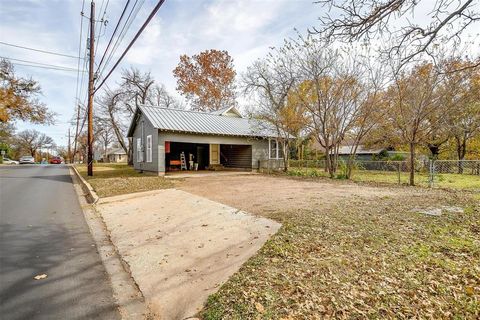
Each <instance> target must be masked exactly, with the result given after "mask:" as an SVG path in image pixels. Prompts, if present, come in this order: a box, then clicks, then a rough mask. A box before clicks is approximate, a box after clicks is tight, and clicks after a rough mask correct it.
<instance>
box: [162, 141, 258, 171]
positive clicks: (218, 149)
mask: <svg viewBox="0 0 480 320" xmlns="http://www.w3.org/2000/svg"><path fill="white" fill-rule="evenodd" d="M251 170H252V145H246V144H245V145H243V144H242V145H240V144H214V143H189V142H175V141H165V173H166V174H169V175H172V174H180V173H186V172H188V173H190V174H193V175H198V174H200V173H206V172H209V171H228V172H231V171H237V172H238V171H251Z"/></svg>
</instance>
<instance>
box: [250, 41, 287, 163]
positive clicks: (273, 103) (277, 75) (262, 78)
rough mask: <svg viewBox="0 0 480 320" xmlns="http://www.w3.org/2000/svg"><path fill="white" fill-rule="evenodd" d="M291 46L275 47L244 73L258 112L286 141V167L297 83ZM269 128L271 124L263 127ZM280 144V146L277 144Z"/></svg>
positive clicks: (284, 146) (257, 115) (280, 139)
mask: <svg viewBox="0 0 480 320" xmlns="http://www.w3.org/2000/svg"><path fill="white" fill-rule="evenodd" d="M291 58H292V55H291V54H290V52H289V48H288V47H287V46H285V47H283V48H280V49H274V50H273V51H272V52H271V53H270V54H269V55H268V56H267V57H266V58H265V59H262V60H258V61H256V62H254V63H253V64H252V65H251V66H250V67H249V68H248V69H247V72H246V73H245V74H244V75H243V79H242V82H243V87H244V92H245V93H247V94H251V95H252V97H253V98H254V99H255V101H256V103H257V105H258V107H257V109H256V110H255V111H254V116H255V117H257V118H259V119H262V120H264V121H266V122H267V123H268V124H269V125H270V126H271V127H272V128H273V130H274V132H275V134H276V135H277V136H278V137H279V142H280V144H282V145H283V148H282V153H283V161H284V168H285V170H287V167H288V158H289V150H290V142H291V139H290V138H291V136H290V133H289V132H291V131H292V130H291V129H292V128H291V124H292V122H291V119H289V118H288V117H285V113H286V109H287V108H288V106H289V105H288V96H289V94H290V93H291V92H292V90H293V88H294V87H295V85H296V80H297V75H296V70H295V69H294V65H293V61H292V59H291ZM263 129H268V128H263ZM277 148H278V146H277Z"/></svg>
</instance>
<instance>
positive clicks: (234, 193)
mask: <svg viewBox="0 0 480 320" xmlns="http://www.w3.org/2000/svg"><path fill="white" fill-rule="evenodd" d="M177 187H179V188H181V189H183V190H186V191H189V192H192V193H195V194H199V195H202V196H205V197H208V198H211V199H213V200H216V201H219V202H223V203H225V204H228V205H231V206H234V207H237V208H239V209H243V210H246V211H249V212H252V213H255V214H258V215H262V216H265V217H268V218H272V219H275V220H277V221H279V222H281V223H282V224H283V226H282V228H281V229H280V231H279V232H278V233H277V234H276V235H275V236H274V237H273V238H272V239H271V240H270V241H268V242H267V243H266V244H265V245H264V247H263V248H262V249H261V250H260V252H259V253H258V254H257V255H256V256H254V257H253V258H251V259H250V260H249V261H248V262H247V263H246V264H245V265H244V266H243V267H242V268H241V269H240V271H239V272H237V273H236V274H235V275H234V276H233V277H232V278H231V279H230V280H229V281H228V282H227V283H225V284H224V285H223V286H222V287H221V289H220V290H219V292H218V293H216V294H214V295H212V296H211V297H210V298H209V301H208V303H207V305H206V307H205V309H204V311H203V312H202V313H201V317H202V318H204V319H324V318H348V319H352V318H354V319H357V318H376V319H385V318H391V319H393V318H405V319H406V318H417V319H418V318H431V319H478V318H479V317H480V205H479V201H478V200H479V196H478V195H475V194H472V193H466V192H459V191H442V190H429V189H422V188H410V187H391V188H390V187H373V186H366V185H358V184H354V183H345V182H342V181H327V180H321V181H300V180H295V179H291V178H290V179H288V178H283V177H268V176H263V175H250V176H229V177H208V178H194V179H186V180H185V181H183V182H180V183H178V185H177ZM442 206H458V207H462V208H463V210H464V211H463V212H462V213H458V212H452V211H448V210H443V212H442V215H440V216H429V215H425V214H423V213H419V212H418V210H415V209H419V208H443V207H442Z"/></svg>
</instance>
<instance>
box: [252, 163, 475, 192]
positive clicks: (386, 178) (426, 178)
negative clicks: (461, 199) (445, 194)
mask: <svg viewBox="0 0 480 320" xmlns="http://www.w3.org/2000/svg"><path fill="white" fill-rule="evenodd" d="M284 165H285V164H284V161H283V160H262V161H260V162H259V169H260V172H264V173H273V172H279V171H282V170H283V169H284ZM345 168H346V162H345V161H344V160H343V159H341V160H340V161H339V163H338V168H337V171H336V176H335V177H337V178H338V177H341V176H342V173H344V172H345ZM287 174H289V175H292V176H305V177H322V176H324V177H329V173H328V172H327V170H326V163H325V160H289V161H288V171H287ZM352 179H353V180H354V181H363V182H382V183H396V184H408V183H409V179H410V162H409V161H374V160H356V161H355V162H354V165H353V174H352ZM415 184H417V185H422V186H429V187H457V186H458V187H459V188H462V187H463V186H466V187H467V188H473V189H476V188H478V189H480V160H437V161H431V160H428V159H426V160H417V161H415Z"/></svg>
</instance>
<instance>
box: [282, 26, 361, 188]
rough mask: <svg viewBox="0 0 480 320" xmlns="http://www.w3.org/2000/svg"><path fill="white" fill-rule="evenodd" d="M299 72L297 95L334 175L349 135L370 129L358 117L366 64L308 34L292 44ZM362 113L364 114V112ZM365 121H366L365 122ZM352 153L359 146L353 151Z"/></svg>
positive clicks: (359, 134)
mask: <svg viewBox="0 0 480 320" xmlns="http://www.w3.org/2000/svg"><path fill="white" fill-rule="evenodd" d="M290 46H291V52H293V54H294V59H293V60H294V61H295V63H296V68H297V72H298V74H299V76H300V78H301V79H302V82H301V84H300V85H299V86H298V90H299V92H298V96H299V97H300V99H301V100H302V102H303V104H304V105H305V108H306V109H307V110H308V113H309V116H310V119H311V128H312V132H313V134H314V136H315V138H316V140H317V141H318V143H319V144H320V145H321V146H322V147H323V149H324V150H325V154H326V170H327V171H328V172H329V174H330V176H331V177H332V178H333V177H334V176H335V174H336V170H337V167H338V150H339V148H340V146H341V144H342V143H343V141H344V140H345V137H346V136H347V134H349V133H350V134H353V131H352V130H353V129H354V126H355V124H356V125H357V129H361V130H360V131H361V132H357V133H358V134H357V135H358V136H359V137H360V138H361V136H362V135H363V134H364V133H363V132H364V130H365V129H366V128H367V127H366V126H365V125H360V122H359V117H360V116H361V115H362V114H363V115H364V116H365V117H366V116H367V114H369V113H367V112H366V110H365V111H362V107H363V106H365V102H366V100H367V99H368V91H367V90H366V87H365V85H364V84H363V83H362V81H361V78H362V76H363V75H364V74H363V73H364V69H365V68H363V66H362V65H361V64H360V63H359V61H358V60H356V59H350V58H346V57H343V56H342V54H341V53H340V52H339V51H338V50H333V49H331V48H329V47H328V46H326V44H325V42H323V41H320V40H319V39H317V38H315V37H313V36H311V35H309V36H308V37H302V36H299V38H298V40H295V41H292V42H291V43H290ZM362 112H363V113H362ZM365 123H366V122H365ZM352 152H353V154H354V153H355V152H356V148H355V149H354V150H352Z"/></svg>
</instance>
